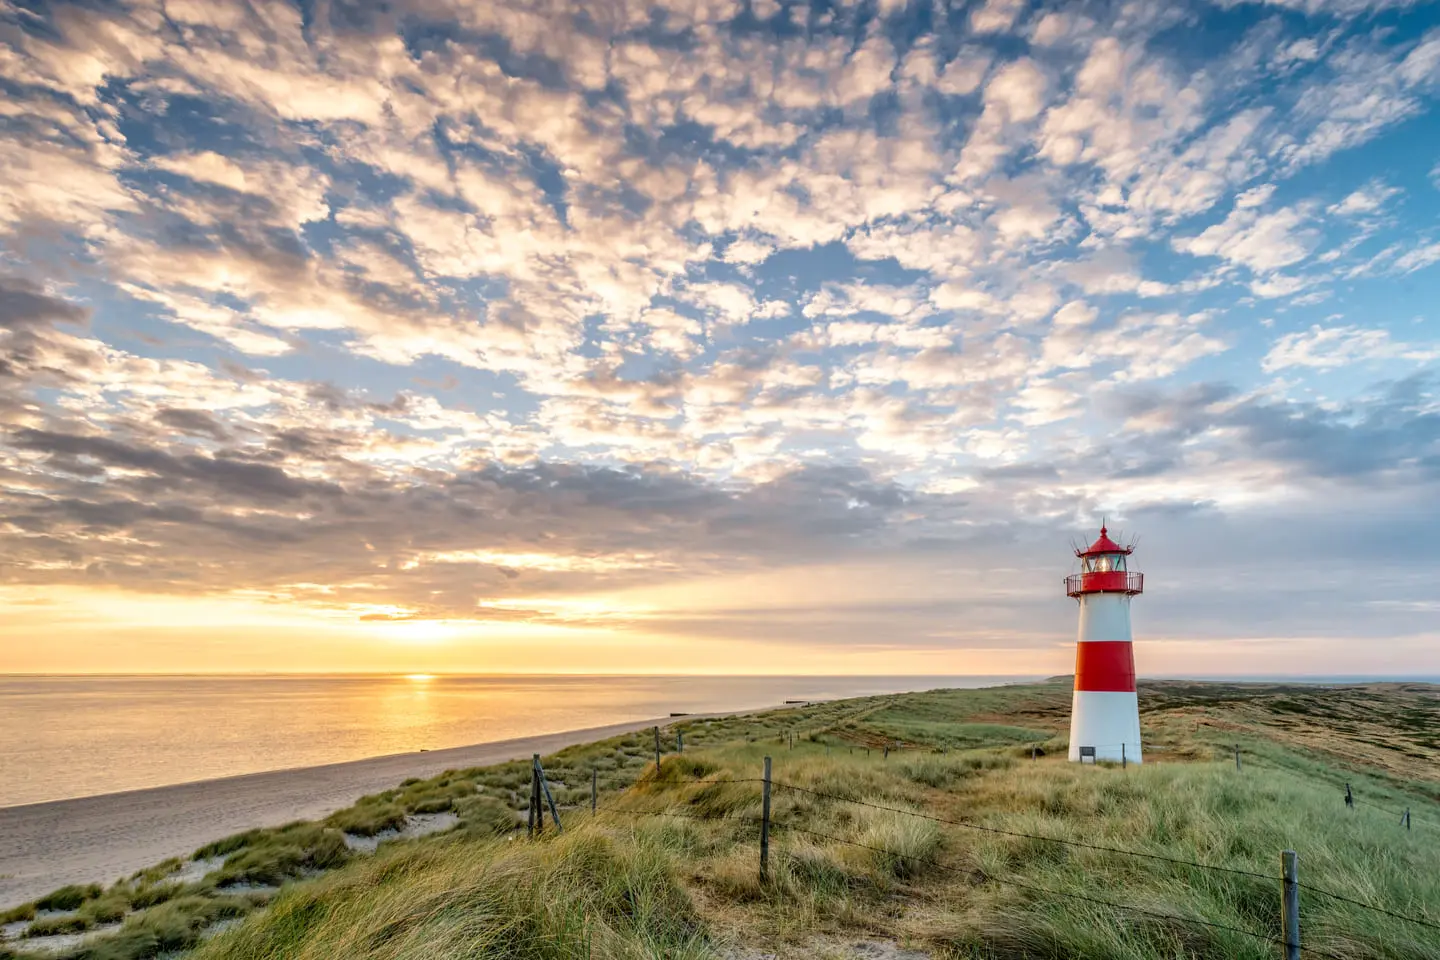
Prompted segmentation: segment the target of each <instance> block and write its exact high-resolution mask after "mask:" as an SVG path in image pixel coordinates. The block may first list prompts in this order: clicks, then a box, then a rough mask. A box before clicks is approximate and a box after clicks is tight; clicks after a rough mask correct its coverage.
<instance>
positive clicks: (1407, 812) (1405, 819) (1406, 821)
mask: <svg viewBox="0 0 1440 960" xmlns="http://www.w3.org/2000/svg"><path fill="white" fill-rule="evenodd" d="M1401 819H1402V821H1403V822H1404V824H1405V829H1406V830H1409V829H1410V808H1409V807H1406V808H1405V816H1404V817H1402V818H1401Z"/></svg>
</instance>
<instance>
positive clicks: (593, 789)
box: [590, 767, 600, 814]
mask: <svg viewBox="0 0 1440 960" xmlns="http://www.w3.org/2000/svg"><path fill="white" fill-rule="evenodd" d="M599 805H600V771H599V770H597V769H595V768H593V767H592V768H591V769H590V812H591V813H592V814H593V813H594V812H595V808H596V807H598V806H599Z"/></svg>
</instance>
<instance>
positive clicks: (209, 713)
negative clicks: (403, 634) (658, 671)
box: [0, 674, 1039, 807]
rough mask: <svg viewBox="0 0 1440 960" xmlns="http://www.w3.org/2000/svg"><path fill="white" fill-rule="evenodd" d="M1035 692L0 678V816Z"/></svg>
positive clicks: (687, 680) (916, 680) (528, 679)
mask: <svg viewBox="0 0 1440 960" xmlns="http://www.w3.org/2000/svg"><path fill="white" fill-rule="evenodd" d="M1034 679H1039V678H1038V677H980V676H965V677H938V676H926V677H868V676H867V677H854V676H847V677H815V676H809V677H675V676H670V677H663V676H661V677H657V676H450V675H438V676H432V675H427V674H420V675H408V676H377V675H364V676H355V675H348V676H313V675H307V676H279V675H271V674H265V675H244V676H0V807H6V806H15V805H19V804H27V803H40V802H43V801H47V800H61V799H66V798H70V797H84V796H93V795H96V794H102V793H115V792H118V791H122V790H137V789H142V788H145V787H158V786H164V785H166V784H172V783H186V782H191V781H196V780H209V779H212V778H215V777H228V776H234V775H237V774H243V773H258V772H260V771H264V770H283V769H289V768H294V767H309V766H316V765H319V764H324V763H338V762H341V761H345V760H359V759H362V758H365V757H376V756H384V755H387V754H396V753H413V752H415V751H417V750H438V749H441V748H444V747H460V746H467V745H469V744H474V743H487V742H492V741H496V740H508V739H511V738H514V737H526V736H534V735H537V734H545V733H558V732H561V731H564V730H576V729H581V728H585V727H598V726H603V725H606V724H611V723H621V722H625V721H631V720H645V719H649V718H652V717H666V716H669V715H670V714H672V713H712V712H723V711H730V710H745V709H750V708H754V707H769V706H778V705H781V704H783V703H784V702H785V701H787V700H830V699H836V698H840V697H858V696H866V695H869V694H878V693H899V692H907V691H914V690H933V689H936V688H941V687H983V686H993V685H996V684H1002V683H1013V682H1023V681H1026V680H1034Z"/></svg>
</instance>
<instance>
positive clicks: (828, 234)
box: [0, 0, 1440, 682]
mask: <svg viewBox="0 0 1440 960" xmlns="http://www.w3.org/2000/svg"><path fill="white" fill-rule="evenodd" d="M542 6H543V7H544V9H543V10H542V9H540V8H541V7H542ZM1362 14H1363V15H1362ZM0 23H3V24H4V29H3V30H0V79H3V81H4V83H5V90H6V94H5V104H6V106H5V109H4V116H3V120H4V123H3V124H0V149H3V154H0V156H3V160H4V163H3V168H4V171H5V174H4V180H5V184H4V186H3V187H0V606H3V611H4V615H3V617H0V672H7V671H14V672H107V671H111V672H146V671H160V672H166V671H177V672H187V671H188V672H195V671H200V672H223V671H282V672H283V671H297V672H308V671H385V672H393V673H397V674H400V675H406V676H409V677H410V678H411V679H413V680H416V681H417V682H420V681H421V680H423V679H424V678H426V677H428V676H430V675H432V674H438V673H450V672H482V673H484V672H520V673H525V672H560V673H572V672H634V673H665V672H678V673H865V672H880V673H887V674H902V673H904V674H920V673H932V672H933V673H945V674H991V675H994V674H1054V673H1063V672H1067V671H1068V670H1070V669H1071V668H1072V666H1073V663H1072V657H1073V634H1074V629H1075V628H1074V615H1075V610H1074V603H1073V601H1070V600H1067V599H1066V597H1065V595H1064V592H1063V590H1062V589H1061V578H1062V577H1063V576H1064V575H1065V574H1067V573H1069V572H1070V570H1071V564H1072V562H1073V556H1072V552H1071V548H1070V546H1069V541H1070V540H1071V539H1072V538H1076V539H1080V538H1086V537H1093V536H1094V532H1095V530H1096V529H1097V528H1098V526H1099V522H1100V520H1101V518H1102V517H1108V519H1109V523H1110V526H1111V528H1112V529H1119V528H1123V529H1124V530H1125V531H1127V532H1130V533H1136V534H1139V535H1141V536H1142V538H1143V539H1142V543H1143V546H1142V550H1143V557H1144V561H1145V571H1146V576H1147V578H1148V581H1147V583H1148V584H1149V585H1148V586H1147V589H1146V598H1145V603H1144V605H1143V609H1139V608H1137V611H1136V618H1137V636H1138V637H1141V638H1143V639H1142V641H1141V642H1139V643H1137V648H1136V649H1137V662H1140V663H1142V664H1143V667H1142V669H1143V670H1144V671H1146V672H1149V673H1152V674H1161V673H1171V674H1178V673H1187V672H1191V673H1195V672H1198V673H1207V674H1214V675H1234V674H1257V673H1270V672H1287V671H1288V672H1294V671H1296V670H1302V671H1303V672H1308V673H1313V674H1345V673H1378V672H1385V671H1400V672H1405V673H1426V672H1431V673H1436V672H1440V642H1437V641H1440V628H1437V626H1436V618H1435V612H1436V610H1435V606H1434V583H1435V582H1436V579H1437V576H1440V550H1437V548H1436V544H1437V542H1440V509H1437V508H1436V506H1435V505H1436V504H1437V503H1440V395H1437V391H1436V376H1437V371H1440V333H1437V330H1436V316H1435V311H1436V306H1435V305H1436V304H1437V303H1440V230H1437V226H1436V225H1437V224H1440V166H1437V161H1440V154H1437V152H1436V149H1435V144H1436V143H1437V142H1440V137H1437V135H1436V112H1435V111H1436V99H1437V96H1440V27H1437V26H1436V25H1435V17H1434V13H1433V10H1432V9H1431V8H1430V7H1427V6H1426V5H1424V4H1417V5H1410V4H1369V3H1364V2H1359V0H1357V2H1355V3H1340V4H1322V3H1318V2H1317V3H1305V4H1299V3H1279V2H1272V3H1262V2H1255V3H1240V4H1234V3H1223V4H1220V3H1209V2H1201V0H1196V2H1195V3H1155V4H1138V5H1137V4H1098V5H1089V4H1087V5H1084V6H1083V7H1082V6H1080V5H1074V4H1065V3H1040V4H1025V3H1011V2H1008V0H1004V2H1002V0H990V2H988V3H983V4H971V5H969V6H968V7H964V8H962V7H959V6H956V7H954V8H953V9H952V8H950V7H948V6H946V5H940V4H919V3H903V2H900V3H897V2H888V0H887V2H876V3H848V2H836V3H829V2H823V3H822V2H818V0H817V2H816V3H813V4H811V3H803V2H791V0H784V2H779V0H764V2H762V0H752V2H742V0H735V2H726V0H721V2H714V3H680V2H669V0H665V2H654V3H651V2H648V0H647V2H639V3H631V2H622V0H614V2H611V0H601V2H596V3H590V2H585V3H581V2H578V0H576V2H573V3H564V2H556V3H552V4H544V5H541V4H536V3H530V2H519V0H516V2H503V0H497V2H490V3H456V4H450V3H444V2H438V3H424V4H419V3H409V2H404V0H402V2H399V3H394V4H383V5H382V4H363V3H362V4H348V5H347V4H340V5H335V6H334V7H332V6H330V5H319V6H317V7H315V8H314V9H313V10H312V9H310V7H308V6H302V5H296V4H292V3H288V2H284V0H261V2H256V3H253V4H244V5H240V4H226V3H164V4H162V3H160V2H158V0H133V2H124V3H120V2H117V3H106V4H89V5H82V4H76V5H70V4H63V3H58V4H53V5H52V4H42V5H38V6H37V8H36V9H35V10H31V9H30V6H29V5H22V6H12V5H7V4H3V3H0ZM1362 572H1363V575H1361V573H1362Z"/></svg>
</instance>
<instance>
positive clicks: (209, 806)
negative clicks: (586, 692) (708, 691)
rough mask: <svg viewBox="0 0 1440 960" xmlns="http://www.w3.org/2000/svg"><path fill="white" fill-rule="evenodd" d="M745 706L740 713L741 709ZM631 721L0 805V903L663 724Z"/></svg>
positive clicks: (102, 879)
mask: <svg viewBox="0 0 1440 960" xmlns="http://www.w3.org/2000/svg"><path fill="white" fill-rule="evenodd" d="M746 712H748V711H746ZM669 722H670V718H668V717H667V718H664V719H649V720H636V721H631V722H627V723H615V724H610V725H607V726H600V727H588V728H584V729H579V730H570V731H566V732H562V733H552V734H545V735H541V736H534V737H520V738H516V739H510V740H500V741H496V742H492V743H480V744H475V745H473V746H468V747H454V748H450V749H445V750H428V751H422V752H416V753H404V754H395V755H391V756H383V757H373V758H370V759H366V760H353V761H349V762H346V763H332V764H324V765H321V766H312V767H301V768H296V769H290V770H275V771H270V772H266V773H251V774H245V775H242V776H235V777H225V778H222V779H216V780H202V781H198V782H193V783H181V784H176V785H173V786H165V787H153V788H150V789H146V790H131V791H126V792H124V793H109V794H103V795H100V796H93V797H82V798H78V799H73V800H56V801H52V802H48V803H34V804H27V805H23V806H14V807H0V909H4V908H6V907H10V906H14V905H16V904H20V903H24V902H26V901H28V900H32V899H34V898H36V897H39V896H42V895H44V894H46V893H48V892H50V891H51V890H54V889H56V888H57V887H61V886H64V885H65V884H70V883H102V884H105V883H111V882H113V881H115V880H117V879H120V878H121V877H124V876H128V875H130V874H131V873H134V872H135V871H137V870H140V869H143V868H145V867H148V866H151V865H153V864H155V863H158V862H159V861H161V860H164V859H166V858H168V857H182V858H183V857H188V856H189V855H190V854H191V853H192V852H194V851H195V850H196V849H197V848H198V847H200V846H203V845H204V844H206V843H209V842H210V841H212V840H217V839H219V838H221V837H225V836H228V835H230V834H232V833H238V832H240V831H242V830H248V829H250V828H252V827H268V826H277V825H280V824H283V823H288V822H290V821H292V820H311V819H316V818H318V817H323V816H326V815H327V814H329V813H332V812H334V811H335V810H338V809H340V808H342V807H346V806H349V805H350V804H352V803H354V802H355V800H356V799H358V798H359V797H361V796H363V795H365V794H369V793H377V792H379V791H382V790H387V789H389V788H391V787H394V786H396V785H398V784H399V783H400V781H402V780H404V779H406V778H407V777H430V776H434V775H435V774H438V773H441V772H443V771H445V770H450V769H460V768H465V767H477V766H485V765H488V764H494V763H504V762H505V761H507V760H514V759H517V758H523V757H528V756H530V755H531V754H535V753H540V754H547V753H553V752H554V751H556V750H560V749H562V748H564V747H568V746H572V745H574V744H580V743H590V742H592V741H595V740H603V739H605V738H606V737H612V736H617V735H619V734H623V733H629V732H631V731H634V730H642V729H645V728H646V727H651V726H655V725H656V724H660V725H664V724H666V723H669Z"/></svg>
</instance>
